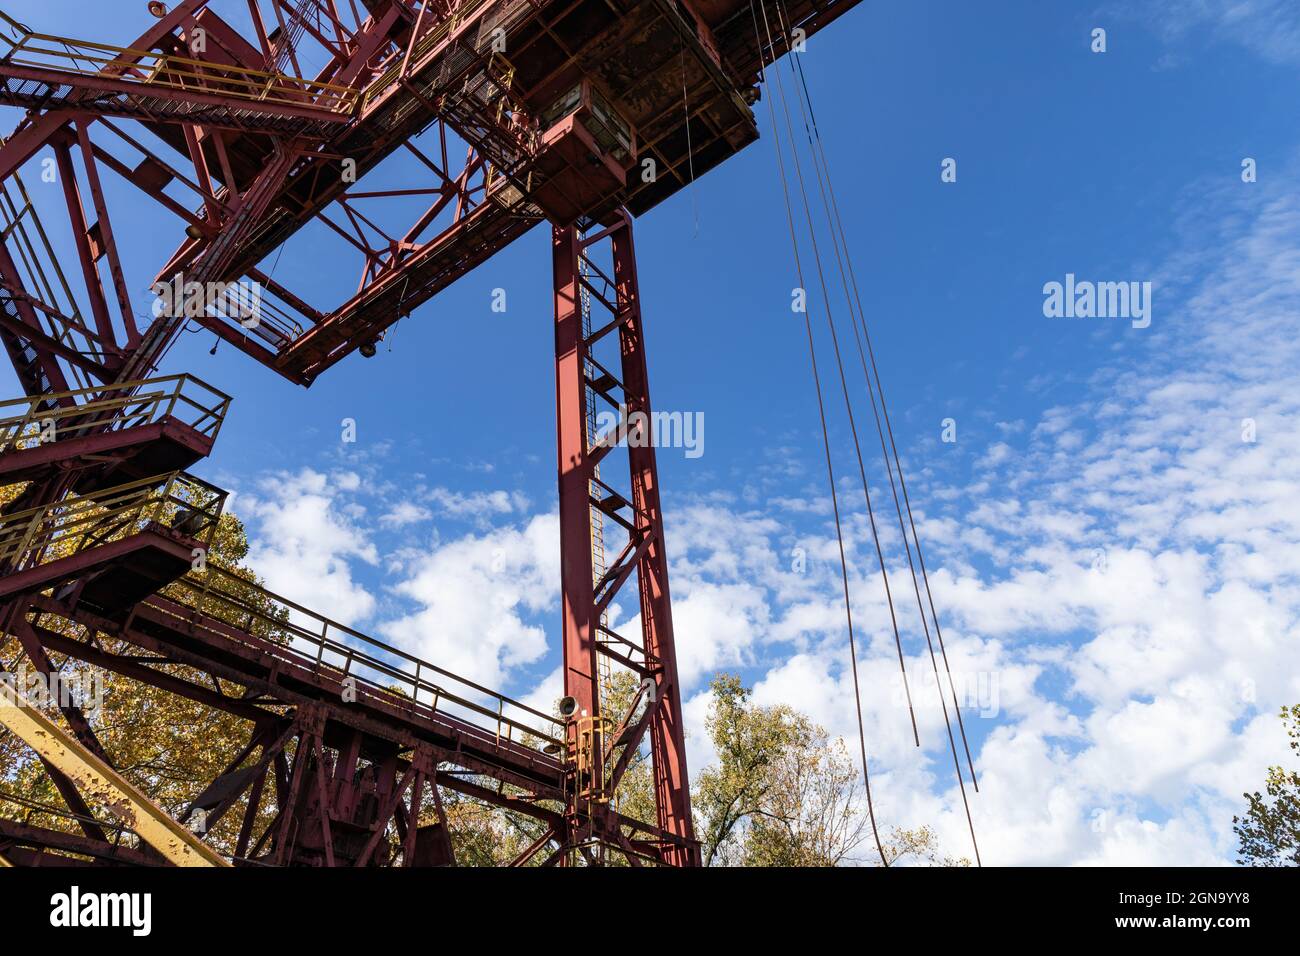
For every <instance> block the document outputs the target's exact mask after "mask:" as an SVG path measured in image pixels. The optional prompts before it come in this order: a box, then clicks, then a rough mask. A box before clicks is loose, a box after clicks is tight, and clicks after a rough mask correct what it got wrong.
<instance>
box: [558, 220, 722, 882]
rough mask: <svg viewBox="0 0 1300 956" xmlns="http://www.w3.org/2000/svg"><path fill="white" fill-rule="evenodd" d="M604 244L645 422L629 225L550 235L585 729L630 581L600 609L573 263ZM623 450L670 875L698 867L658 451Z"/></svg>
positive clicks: (563, 540)
mask: <svg viewBox="0 0 1300 956" xmlns="http://www.w3.org/2000/svg"><path fill="white" fill-rule="evenodd" d="M604 241H609V243H610V246H611V250H612V256H613V263H614V265H613V273H614V274H613V279H614V286H615V288H614V290H613V291H614V293H615V300H616V301H615V302H613V303H612V305H613V306H614V307H615V308H616V310H617V311H616V313H615V315H614V316H612V317H611V318H613V319H614V323H613V324H614V325H615V326H616V327H617V331H618V344H619V354H620V356H621V376H622V379H623V381H622V383H621V385H622V392H623V405H624V406H625V410H626V413H627V415H628V416H629V417H631V416H632V415H634V414H635V413H638V412H640V413H644V415H645V416H646V419H647V420H648V419H649V415H650V411H651V408H650V391H649V385H648V379H647V374H646V360H645V343H644V339H643V337H642V326H641V305H640V294H639V290H638V288H637V276H636V261H635V252H634V249H633V245H632V223H631V218H630V216H628V215H627V213H626V212H624V213H622V214H621V215H620V218H619V220H618V221H617V222H616V223H615V224H614V225H612V226H610V227H609V228H606V229H603V230H601V231H600V232H598V233H597V234H596V235H594V236H593V237H592V238H591V239H587V240H584V239H583V238H582V237H581V236H579V234H578V231H577V230H576V229H575V228H574V227H572V226H569V227H565V228H560V227H556V228H555V230H554V233H553V253H554V270H555V321H556V325H555V356H556V365H555V368H556V414H557V418H556V422H557V438H558V450H559V482H560V548H561V559H560V560H561V565H560V566H561V590H562V593H563V604H564V607H563V628H564V631H563V649H564V686H565V694H567V695H568V696H571V697H573V698H575V700H577V702H578V713H579V714H580V715H581V714H584V713H585V714H590V715H591V716H593V717H599V716H600V714H599V707H600V689H599V685H598V680H599V678H598V675H599V669H598V667H597V655H598V654H600V653H601V645H600V642H599V641H598V639H597V635H596V624H597V622H598V621H599V615H600V608H601V607H605V606H608V603H609V600H610V595H611V593H612V592H613V591H615V590H617V589H618V588H619V587H620V586H621V582H622V581H624V580H627V575H624V574H616V572H618V571H619V569H618V568H617V567H616V568H611V569H609V575H610V576H612V579H613V580H614V583H613V585H612V586H611V587H609V589H608V590H606V591H605V592H604V594H603V596H602V597H601V598H600V604H599V606H598V604H597V596H596V593H595V589H594V587H593V582H592V557H591V534H592V517H591V506H592V503H593V502H592V493H591V483H590V482H591V479H592V477H593V469H594V466H595V464H596V463H597V462H598V461H600V460H601V458H603V455H604V453H605V452H606V451H607V449H602V450H600V452H599V453H597V454H596V455H593V454H592V450H591V449H589V448H588V444H587V437H586V398H587V388H588V382H587V380H586V377H585V368H586V364H587V358H588V351H589V349H590V348H591V346H592V345H593V344H594V343H593V342H589V341H587V340H585V339H584V337H583V334H582V307H581V290H580V288H579V283H580V270H579V257H580V256H584V255H585V254H586V250H587V248H588V247H589V246H590V245H594V244H595V243H597V242H604ZM595 324H599V323H595ZM604 334H606V332H605V331H603V330H601V329H595V330H594V331H593V333H592V337H593V339H596V338H601V337H603V335H604ZM627 444H628V446H629V447H628V449H627V453H628V465H629V472H630V475H629V477H630V488H631V493H630V496H629V500H630V503H631V506H632V507H631V510H632V516H631V519H630V521H631V522H632V524H633V525H634V526H635V530H634V531H633V533H632V539H633V540H632V543H631V545H630V546H629V549H630V550H631V552H632V554H633V558H631V559H630V560H634V561H635V564H636V575H637V585H638V590H639V592H640V602H639V605H640V612H641V639H642V644H641V647H642V649H643V651H644V652H645V659H646V661H647V663H648V664H650V662H653V664H652V665H651V666H649V667H648V669H647V671H646V673H647V674H648V675H649V678H650V679H651V680H653V681H654V685H655V686H654V695H653V697H652V698H651V702H650V708H651V713H650V721H649V729H648V733H649V736H650V749H651V756H652V761H653V766H654V790H655V801H656V805H657V810H658V821H657V822H658V826H659V829H660V830H662V831H664V833H665V834H666V835H667V836H668V837H669V838H670V840H671V842H669V841H664V842H662V843H661V849H660V853H661V859H662V860H663V861H664V862H665V863H669V864H671V865H676V866H691V865H698V864H699V862H700V858H699V850H698V847H697V846H696V845H695V843H694V831H693V827H692V824H691V800H690V780H689V777H688V775H687V772H686V748H685V739H684V738H685V735H684V733H683V727H682V706H681V691H680V685H679V684H678V680H677V662H676V647H675V644H674V639H673V622H672V608H671V604H670V598H669V591H668V562H667V557H666V554H665V550H664V538H663V515H662V511H661V507H660V501H659V480H658V472H657V469H656V465H655V450H654V447H653V445H652V444H651V443H650V442H648V441H628V443H627ZM604 477H605V478H606V479H608V478H609V477H610V476H609V475H608V474H606V475H605V476H604ZM626 570H627V571H628V572H630V570H631V569H630V568H627V569H626ZM614 825H615V826H616V824H614Z"/></svg>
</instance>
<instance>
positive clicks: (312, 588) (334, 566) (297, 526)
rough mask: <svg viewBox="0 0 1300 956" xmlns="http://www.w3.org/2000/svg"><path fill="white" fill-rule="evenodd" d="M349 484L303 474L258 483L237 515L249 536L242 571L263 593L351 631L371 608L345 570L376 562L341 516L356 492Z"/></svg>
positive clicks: (345, 476) (362, 536) (365, 539)
mask: <svg viewBox="0 0 1300 956" xmlns="http://www.w3.org/2000/svg"><path fill="white" fill-rule="evenodd" d="M355 477H356V476H355V475H353V474H351V473H342V474H340V475H327V474H324V473H322V472H318V471H315V470H313V469H311V468H303V469H302V470H301V471H298V472H296V473H280V474H276V475H273V476H270V477H266V478H263V479H262V480H260V481H259V482H258V483H257V486H256V488H255V490H254V491H252V492H250V493H248V494H245V495H241V497H240V513H241V514H242V515H243V516H244V517H245V518H246V519H247V520H248V521H249V522H250V524H251V526H252V531H253V533H252V534H251V536H250V547H249V555H248V563H249V564H250V566H252V567H253V568H255V569H256V570H257V573H258V574H260V575H262V577H263V578H264V579H265V581H266V584H267V587H268V588H270V589H271V590H272V591H275V592H276V593H278V594H282V595H284V596H285V597H287V598H290V599H291V600H293V601H296V602H298V603H299V604H303V605H305V606H307V607H310V608H312V609H313V610H316V611H319V612H320V613H322V614H325V615H327V616H329V617H331V618H334V619H335V620H338V621H340V622H342V623H344V624H350V625H351V624H356V623H359V622H361V621H364V620H365V619H366V618H367V617H368V616H369V615H370V614H371V612H372V611H373V610H374V608H375V599H374V596H373V595H372V594H371V593H370V592H369V591H368V590H367V589H366V588H365V587H364V586H362V585H361V584H360V583H359V582H358V581H357V580H356V579H355V577H354V575H353V569H352V566H351V563H350V562H351V560H352V559H356V560H359V561H361V562H363V563H364V564H368V565H374V564H377V563H378V561H379V553H378V551H377V550H376V548H375V545H374V544H373V543H372V541H371V540H370V537H369V534H368V533H367V531H366V530H365V529H364V528H363V527H362V526H361V525H360V524H358V523H357V522H356V520H355V519H354V517H351V516H349V514H348V513H347V501H346V500H345V496H346V495H347V494H348V493H349V490H353V489H355V488H356V487H357V483H356V482H355V481H353V479H354V478H355Z"/></svg>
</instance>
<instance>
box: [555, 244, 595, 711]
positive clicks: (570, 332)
mask: <svg viewBox="0 0 1300 956" xmlns="http://www.w3.org/2000/svg"><path fill="white" fill-rule="evenodd" d="M580 241H581V240H580V238H579V236H578V231H577V229H575V228H574V227H573V226H568V227H565V228H560V227H558V226H557V227H555V228H554V230H553V232H552V256H553V261H554V268H555V411H556V417H555V427H556V432H555V437H556V450H557V452H558V462H557V464H558V468H559V479H560V600H561V603H562V605H563V606H562V609H561V614H562V627H563V635H564V637H563V642H564V643H563V650H564V693H565V694H566V695H567V696H569V697H572V698H573V699H574V700H576V701H577V702H578V710H577V714H578V716H582V717H588V716H590V717H599V716H600V688H599V687H598V685H597V675H598V673H599V671H598V669H597V666H596V634H595V631H594V628H593V625H594V622H595V620H596V614H595V601H594V597H593V593H592V582H591V575H592V564H591V507H590V503H589V498H590V494H591V492H590V490H589V489H590V484H589V482H590V479H591V470H592V461H591V457H590V455H589V450H588V448H587V424H586V423H587V417H586V390H587V382H586V375H585V372H584V364H585V361H584V360H585V358H586V354H587V345H586V342H585V341H584V340H583V335H582V306H581V301H580V293H579V289H578V255H579V248H580Z"/></svg>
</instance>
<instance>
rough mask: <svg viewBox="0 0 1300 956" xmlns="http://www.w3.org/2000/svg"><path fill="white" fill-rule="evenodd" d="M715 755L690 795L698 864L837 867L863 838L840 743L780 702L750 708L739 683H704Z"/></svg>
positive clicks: (853, 775) (857, 799)
mask: <svg viewBox="0 0 1300 956" xmlns="http://www.w3.org/2000/svg"><path fill="white" fill-rule="evenodd" d="M711 688H712V691H713V698H714V700H713V707H712V710H711V712H710V714H709V717H708V721H707V724H706V726H707V728H708V731H709V736H710V737H711V739H712V741H713V746H714V749H715V750H716V752H717V755H718V762H717V765H716V766H714V767H710V768H708V769H706V770H705V771H703V772H702V773H701V774H700V776H699V782H698V785H697V788H696V793H695V798H694V799H695V807H696V813H697V815H698V818H699V822H700V826H699V832H700V838H701V842H702V843H703V845H704V862H705V865H706V866H714V865H739V866H836V865H838V864H840V863H844V862H849V861H851V860H852V859H853V853H854V851H855V850H856V849H857V848H858V847H859V846H860V845H861V844H862V842H863V840H864V838H865V836H866V821H865V820H864V818H863V813H862V806H861V796H862V791H861V788H860V785H859V782H858V775H857V772H856V771H855V770H854V767H853V763H852V761H851V759H850V758H849V755H848V753H847V751H846V750H845V748H844V745H843V743H842V742H841V741H839V740H832V739H831V737H830V735H829V734H827V732H826V731H825V729H823V728H821V727H818V726H817V725H816V724H814V723H813V722H812V721H811V720H809V719H808V717H806V716H805V715H803V714H800V713H798V712H797V711H795V710H794V709H793V708H790V707H787V706H785V705H776V706H766V707H764V706H758V705H755V704H753V703H751V702H750V700H749V696H750V691H749V690H748V688H746V687H744V686H743V685H742V684H741V682H740V679H739V678H738V677H735V676H733V675H728V674H723V675H719V676H718V677H715V678H714V680H713V683H712V685H711Z"/></svg>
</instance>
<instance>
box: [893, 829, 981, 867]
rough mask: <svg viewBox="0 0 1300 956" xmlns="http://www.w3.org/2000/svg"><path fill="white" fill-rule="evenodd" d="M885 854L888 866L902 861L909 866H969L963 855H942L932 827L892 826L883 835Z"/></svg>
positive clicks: (968, 861)
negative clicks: (906, 828) (906, 827)
mask: <svg viewBox="0 0 1300 956" xmlns="http://www.w3.org/2000/svg"><path fill="white" fill-rule="evenodd" d="M884 842H885V856H886V857H887V858H888V859H889V864H890V866H894V865H897V864H899V863H903V864H906V865H909V866H970V865H971V864H970V860H969V859H967V858H966V857H964V856H957V857H953V856H944V855H943V853H942V852H941V851H940V849H939V839H938V837H937V836H936V835H935V832H934V830H933V829H932V828H930V827H928V826H921V827H917V828H916V829H915V830H905V829H902V828H900V827H894V828H893V829H892V830H890V831H889V835H888V836H887V837H885V841H884Z"/></svg>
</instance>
